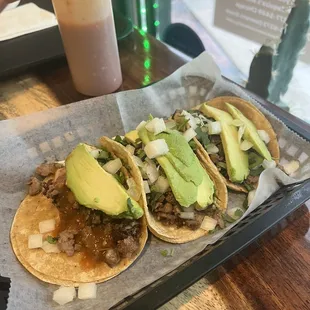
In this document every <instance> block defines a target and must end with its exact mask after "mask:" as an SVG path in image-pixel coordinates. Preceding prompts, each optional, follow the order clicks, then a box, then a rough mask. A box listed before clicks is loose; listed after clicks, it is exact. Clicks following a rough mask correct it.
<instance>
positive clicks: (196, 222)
mask: <svg viewBox="0 0 310 310" xmlns="http://www.w3.org/2000/svg"><path fill="white" fill-rule="evenodd" d="M152 212H153V214H154V217H155V218H156V219H157V220H158V221H160V222H161V223H162V224H163V225H167V226H171V225H176V226H177V227H182V226H185V227H188V228H190V229H192V230H197V229H198V228H200V226H201V223H202V221H203V219H204V217H205V216H206V215H209V214H213V213H214V212H213V209H212V208H211V206H210V207H209V208H207V209H206V210H203V211H197V210H195V209H193V211H192V212H194V215H195V217H194V219H192V220H187V219H182V218H181V217H180V214H181V212H184V211H183V209H182V207H181V206H180V204H179V203H178V202H177V201H176V199H175V198H174V195H173V193H172V192H171V191H169V192H166V193H165V194H163V195H162V196H161V197H160V199H158V201H157V202H156V203H155V208H154V210H152Z"/></svg>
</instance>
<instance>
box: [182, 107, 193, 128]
mask: <svg viewBox="0 0 310 310" xmlns="http://www.w3.org/2000/svg"><path fill="white" fill-rule="evenodd" d="M181 115H184V117H185V119H187V120H188V124H189V126H190V127H191V128H193V129H194V130H195V129H196V128H197V121H196V120H195V117H194V116H193V115H191V114H190V113H188V112H187V111H185V110H183V111H182V113H181Z"/></svg>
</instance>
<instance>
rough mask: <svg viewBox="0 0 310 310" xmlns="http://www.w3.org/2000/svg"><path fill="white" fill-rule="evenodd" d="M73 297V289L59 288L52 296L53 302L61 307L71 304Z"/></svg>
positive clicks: (74, 294) (74, 295)
mask: <svg viewBox="0 0 310 310" xmlns="http://www.w3.org/2000/svg"><path fill="white" fill-rule="evenodd" d="M75 297H76V291H75V288H74V287H64V286H61V287H60V288H59V289H58V290H56V291H55V292H54V294H53V300H54V301H55V302H57V303H58V304H59V305H61V306H62V305H65V304H67V303H68V302H71V301H72V300H73V299H74V298H75Z"/></svg>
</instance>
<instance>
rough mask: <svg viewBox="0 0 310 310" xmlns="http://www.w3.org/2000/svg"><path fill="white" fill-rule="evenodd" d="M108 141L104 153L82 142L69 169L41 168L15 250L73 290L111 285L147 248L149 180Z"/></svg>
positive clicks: (21, 216)
mask: <svg viewBox="0 0 310 310" xmlns="http://www.w3.org/2000/svg"><path fill="white" fill-rule="evenodd" d="M100 142H101V144H102V148H95V147H92V146H89V145H87V144H79V145H78V146H77V147H76V148H75V149H74V150H73V151H72V152H71V153H70V155H69V156H68V157H67V158H66V160H65V162H63V163H51V164H46V163H45V164H42V165H40V166H39V167H38V168H37V169H36V174H37V176H36V177H35V176H34V177H32V178H31V180H30V182H29V194H28V196H27V197H26V198H25V199H24V200H23V202H22V203H21V205H20V207H19V208H18V210H17V212H16V215H15V218H14V220H13V224H12V228H11V234H10V237H11V243H12V247H13V250H14V252H15V254H16V257H17V258H18V260H19V261H20V262H21V264H22V265H23V266H24V267H25V268H26V269H27V270H28V271H29V272H31V273H32V274H33V275H34V276H36V277H37V278H39V279H41V280H43V281H46V282H49V283H53V284H58V285H65V286H73V285H74V286H77V285H79V284H80V283H87V282H98V283H99V282H103V281H106V280H108V279H110V278H112V277H115V276H116V275H117V274H119V273H120V272H122V271H124V270H125V269H126V268H128V267H129V266H130V265H131V264H132V263H133V261H134V260H135V259H136V258H137V257H138V256H139V254H140V253H141V251H142V250H143V247H144V245H145V242H146V240H147V225H146V220H145V216H144V211H143V206H144V204H145V201H146V198H145V193H144V191H143V188H142V178H141V174H140V172H139V169H138V168H137V167H136V165H135V163H134V161H133V159H132V158H131V157H130V154H129V153H128V151H127V150H126V149H125V148H124V147H123V146H121V145H120V144H118V143H115V142H114V141H112V140H110V139H108V138H106V137H103V138H101V140H100ZM128 184H131V187H130V188H134V191H131V192H130V191H129V189H130V188H129V185H128ZM133 184H135V186H133Z"/></svg>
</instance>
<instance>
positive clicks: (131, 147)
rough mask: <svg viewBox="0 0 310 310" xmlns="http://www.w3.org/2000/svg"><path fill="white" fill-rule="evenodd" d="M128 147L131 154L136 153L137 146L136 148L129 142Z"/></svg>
mask: <svg viewBox="0 0 310 310" xmlns="http://www.w3.org/2000/svg"><path fill="white" fill-rule="evenodd" d="M126 149H127V151H128V152H129V153H130V154H131V155H133V154H134V153H135V148H134V147H133V146H132V145H130V144H127V145H126Z"/></svg>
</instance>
